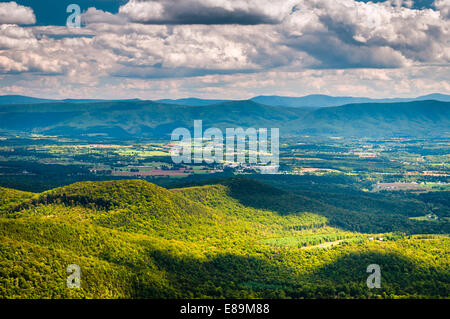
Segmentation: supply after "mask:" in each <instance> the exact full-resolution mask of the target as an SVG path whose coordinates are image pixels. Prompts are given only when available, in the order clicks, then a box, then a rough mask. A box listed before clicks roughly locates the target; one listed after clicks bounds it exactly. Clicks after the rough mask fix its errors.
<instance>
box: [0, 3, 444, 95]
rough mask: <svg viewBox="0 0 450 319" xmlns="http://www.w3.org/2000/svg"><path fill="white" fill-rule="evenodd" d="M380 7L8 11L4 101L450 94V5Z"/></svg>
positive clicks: (1, 64)
mask: <svg viewBox="0 0 450 319" xmlns="http://www.w3.org/2000/svg"><path fill="white" fill-rule="evenodd" d="M375 2H376V3H374V2H368V1H356V0H315V1H311V0H117V1H109V0H103V1H101V0H100V1H89V0H69V1H65V0H58V1H54V0H53V1H50V0H17V1H14V2H13V1H1V0H0V94H23V95H33V96H39V97H48V98H135V97H138V98H146V99H156V98H179V97H187V96H197V97H203V98H236V99H241V98H249V97H252V96H255V95H269V94H270V95H273V94H278V95H289V96H300V95H306V94H316V93H323V94H330V95H339V96H343V95H345V96H348V95H351V96H369V97H393V96H399V97H405V96H417V95H422V94H428V93H434V92H440V93H447V94H448V93H450V82H449V78H450V64H449V61H450V35H449V32H450V0H420V1H419V0H417V1H412V0H407V1H402V0H391V1H375ZM72 3H75V4H78V5H79V6H80V7H81V11H82V16H81V19H82V27H81V28H79V29H78V28H75V29H74V28H67V27H66V26H65V24H66V20H67V17H68V16H69V14H68V13H67V12H66V8H67V6H68V5H69V4H72Z"/></svg>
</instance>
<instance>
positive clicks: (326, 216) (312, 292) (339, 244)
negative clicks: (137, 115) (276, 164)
mask: <svg viewBox="0 0 450 319" xmlns="http://www.w3.org/2000/svg"><path fill="white" fill-rule="evenodd" d="M0 192H1V194H2V197H1V202H0V216H1V217H0V245H1V250H0V297H2V298H82V297H86V298H192V297H194V298H201V297H212V298H223V297H227V298H256V297H263V298H369V297H370V298H397V297H400V298H403V297H425V298H427V297H433V298H434V297H444V298H448V297H449V296H450V273H449V260H450V259H449V252H450V238H449V237H448V235H446V234H448V233H449V230H450V229H449V225H448V223H447V222H441V223H435V224H433V223H427V222H425V223H424V222H420V221H415V220H411V219H409V218H408V217H409V216H410V214H415V213H414V212H411V211H406V210H408V209H407V208H408V207H409V206H408V202H404V203H399V204H398V205H397V204H396V203H395V202H391V203H389V205H391V206H390V210H388V211H384V212H380V211H379V209H378V210H377V206H376V205H369V204H366V209H365V211H364V210H363V209H361V211H359V212H358V211H354V210H350V209H349V208H346V207H343V206H345V205H344V203H343V202H341V203H336V204H334V203H333V201H329V200H326V199H322V198H312V197H309V196H308V194H306V193H305V194H298V193H294V192H291V191H287V190H280V189H277V188H274V187H273V186H268V185H266V184H263V183H260V182H256V181H252V180H246V179H229V180H221V181H217V182H215V183H212V184H210V185H206V184H205V185H198V186H192V187H184V188H178V189H173V190H167V189H165V188H162V187H159V186H156V185H153V184H150V183H148V182H144V181H133V180H129V181H108V182H82V183H77V184H73V185H69V186H65V187H62V188H57V189H54V190H50V191H47V192H44V193H40V194H33V193H24V192H19V191H15V190H9V189H0ZM366 202H367V203H369V202H371V199H366ZM378 205H381V204H380V203H378ZM372 206H373V207H374V208H370V207H372ZM416 213H417V214H418V213H419V212H416ZM358 216H359V217H358ZM424 225H429V226H424ZM437 233H442V235H437ZM378 238H382V239H383V240H382V241H381V240H379V239H378ZM373 239H374V240H373ZM70 264H78V265H80V267H81V283H82V288H81V289H68V288H66V278H67V276H68V274H67V273H66V268H67V266H68V265H70ZM370 264H379V265H380V266H381V269H382V287H381V288H380V289H374V290H370V289H368V288H367V286H366V278H367V275H368V274H367V273H366V268H367V266H368V265H370Z"/></svg>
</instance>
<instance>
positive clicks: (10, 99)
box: [0, 93, 450, 107]
mask: <svg viewBox="0 0 450 319" xmlns="http://www.w3.org/2000/svg"><path fill="white" fill-rule="evenodd" d="M249 100H250V101H253V102H257V103H260V104H265V105H270V106H285V107H332V106H341V105H346V104H359V103H401V102H413V101H426V100H435V101H442V102H450V95H446V94H440V93H433V94H428V95H423V96H419V97H415V98H385V99H373V98H366V97H352V96H340V97H339V96H329V95H323V94H312V95H306V96H301V97H288V96H277V95H272V96H264V95H261V96H256V97H253V98H251V99H249ZM116 101H143V100H141V99H124V100H102V99H63V100H57V99H41V98H35V97H28V96H22V95H3V96H0V105H18V104H42V103H64V102H66V103H99V102H116ZM235 101H236V100H230V99H200V98H183V99H160V100H153V101H152V102H155V103H163V104H173V105H185V106H208V105H214V104H219V103H225V102H235Z"/></svg>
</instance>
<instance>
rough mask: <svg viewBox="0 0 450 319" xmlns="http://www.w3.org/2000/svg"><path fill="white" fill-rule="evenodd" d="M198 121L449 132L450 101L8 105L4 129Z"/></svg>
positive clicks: (149, 129) (359, 131) (113, 128)
mask: <svg viewBox="0 0 450 319" xmlns="http://www.w3.org/2000/svg"><path fill="white" fill-rule="evenodd" d="M194 120H203V126H204V129H206V128H208V127H219V128H221V129H225V128H227V127H244V128H247V127H255V128H272V127H274V128H280V133H281V136H282V137H288V136H299V135H318V136H348V137H358V138H360V137H392V136H400V137H401V136H407V137H411V136H412V137H421V136H422V137H448V136H450V129H449V128H450V102H442V101H435V100H425V101H413V102H401V103H398V102H392V103H381V102H380V103H359V104H347V105H342V106H333V107H321V108H318V107H295V108H294V107H286V106H271V105H265V104H261V103H257V102H254V101H252V100H247V101H233V102H222V103H216V104H212V105H203V106H190V105H178V104H168V103H160V102H152V101H137V100H132V101H106V102H105V101H103V102H92V101H91V102H81V101H77V102H73V101H71V102H67V101H59V102H52V103H48V102H47V103H44V102H42V103H38V104H22V105H17V104H16V105H14V104H12V105H1V106H0V132H3V133H13V134H17V133H40V134H47V135H58V136H68V137H78V138H79V137H93V136H97V137H99V138H102V139H104V138H115V139H135V138H152V139H161V138H162V139H169V138H170V134H171V132H172V131H173V130H174V129H175V128H178V127H187V128H192V126H193V123H194Z"/></svg>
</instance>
